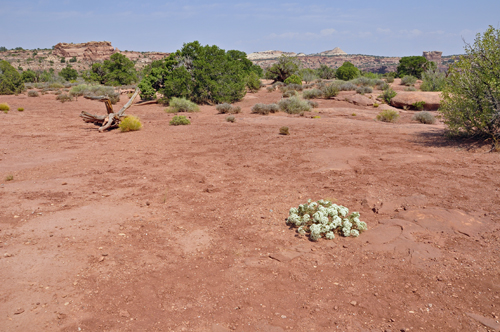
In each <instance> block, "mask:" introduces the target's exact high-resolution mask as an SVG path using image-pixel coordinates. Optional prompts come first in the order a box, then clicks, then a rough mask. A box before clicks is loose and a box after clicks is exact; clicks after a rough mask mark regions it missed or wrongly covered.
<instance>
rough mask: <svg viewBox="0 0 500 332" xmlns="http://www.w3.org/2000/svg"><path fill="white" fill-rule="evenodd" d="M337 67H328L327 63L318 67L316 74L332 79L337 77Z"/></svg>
mask: <svg viewBox="0 0 500 332" xmlns="http://www.w3.org/2000/svg"><path fill="white" fill-rule="evenodd" d="M335 72H336V71H335V69H333V68H330V67H328V66H327V65H320V66H319V68H318V69H316V74H317V75H318V76H319V77H320V78H322V79H325V80H330V79H334V78H335Z"/></svg>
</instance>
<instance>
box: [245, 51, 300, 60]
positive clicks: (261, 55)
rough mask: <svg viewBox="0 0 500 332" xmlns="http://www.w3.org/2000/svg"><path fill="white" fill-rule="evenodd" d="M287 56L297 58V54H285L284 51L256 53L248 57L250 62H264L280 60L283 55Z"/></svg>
mask: <svg viewBox="0 0 500 332" xmlns="http://www.w3.org/2000/svg"><path fill="white" fill-rule="evenodd" d="M283 54H284V55H287V56H297V53H295V52H283V51H264V52H254V53H250V54H248V55H247V58H248V59H249V60H257V59H259V60H263V59H275V58H279V57H280V56H281V55H283Z"/></svg>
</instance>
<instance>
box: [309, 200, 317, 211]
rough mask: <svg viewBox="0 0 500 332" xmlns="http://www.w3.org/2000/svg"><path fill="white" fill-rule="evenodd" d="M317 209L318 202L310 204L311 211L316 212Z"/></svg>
mask: <svg viewBox="0 0 500 332" xmlns="http://www.w3.org/2000/svg"><path fill="white" fill-rule="evenodd" d="M317 207H318V203H316V202H312V203H311V204H309V209H311V210H314V209H316V208H317Z"/></svg>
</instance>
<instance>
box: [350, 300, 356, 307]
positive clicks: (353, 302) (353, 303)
mask: <svg viewBox="0 0 500 332" xmlns="http://www.w3.org/2000/svg"><path fill="white" fill-rule="evenodd" d="M349 303H350V304H351V305H353V306H356V305H358V302H356V301H351V302H349Z"/></svg>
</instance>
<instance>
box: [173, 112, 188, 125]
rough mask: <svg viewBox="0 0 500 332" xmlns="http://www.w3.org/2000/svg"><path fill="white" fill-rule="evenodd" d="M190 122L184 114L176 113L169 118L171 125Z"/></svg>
mask: <svg viewBox="0 0 500 332" xmlns="http://www.w3.org/2000/svg"><path fill="white" fill-rule="evenodd" d="M188 124H191V121H189V119H187V118H186V117H185V116H184V115H176V116H174V117H173V118H172V120H170V125H171V126H182V125H188Z"/></svg>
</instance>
